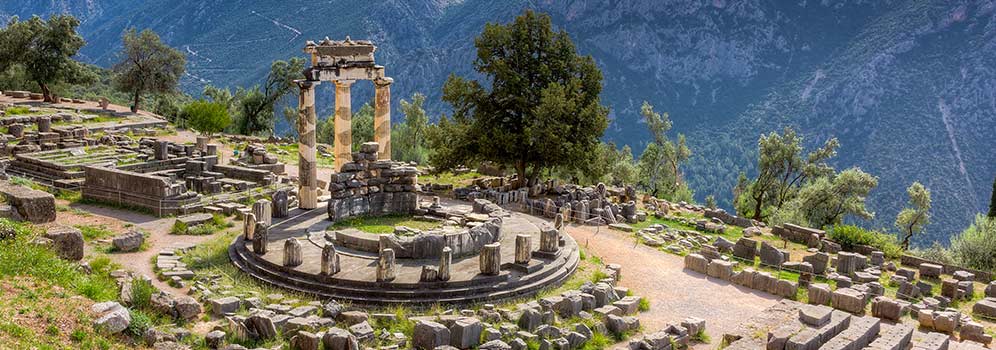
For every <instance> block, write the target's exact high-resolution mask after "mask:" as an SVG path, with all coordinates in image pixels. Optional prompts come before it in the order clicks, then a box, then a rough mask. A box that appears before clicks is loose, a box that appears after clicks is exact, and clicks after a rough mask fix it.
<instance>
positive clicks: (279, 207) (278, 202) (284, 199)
mask: <svg viewBox="0 0 996 350" xmlns="http://www.w3.org/2000/svg"><path fill="white" fill-rule="evenodd" d="M272 199H273V202H272V204H273V217H275V218H286V217H287V214H288V212H289V210H290V208H289V204H290V200H289V199H288V196H287V190H285V189H279V190H277V191H275V192H273V196H272Z"/></svg>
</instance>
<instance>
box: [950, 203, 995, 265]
mask: <svg viewBox="0 0 996 350" xmlns="http://www.w3.org/2000/svg"><path fill="white" fill-rule="evenodd" d="M951 255H952V257H953V258H954V260H955V261H957V262H958V264H959V265H961V266H964V267H969V268H973V269H977V270H983V271H996V219H992V218H988V217H986V216H983V215H981V214H980V215H978V216H976V217H975V223H973V224H972V226H969V227H968V228H967V229H965V231H963V232H962V233H961V234H959V235H958V236H956V237H955V238H954V239H952V240H951Z"/></svg>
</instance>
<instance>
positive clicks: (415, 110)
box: [391, 92, 429, 164]
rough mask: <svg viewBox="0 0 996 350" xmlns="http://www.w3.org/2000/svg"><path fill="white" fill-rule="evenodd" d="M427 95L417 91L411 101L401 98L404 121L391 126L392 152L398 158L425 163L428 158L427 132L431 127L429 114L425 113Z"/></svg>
mask: <svg viewBox="0 0 996 350" xmlns="http://www.w3.org/2000/svg"><path fill="white" fill-rule="evenodd" d="M424 104H425V95H423V94H421V93H417V92H416V93H415V94H413V95H412V98H411V102H409V101H406V100H401V113H402V114H404V116H405V121H404V122H403V123H398V124H396V125H394V126H393V127H392V128H391V135H392V136H391V147H392V149H391V154H392V156H393V157H394V159H396V160H400V161H406V162H417V163H420V164H421V163H423V162H425V160H426V154H427V150H426V147H425V137H426V136H425V134H426V131H427V130H428V128H429V115H428V114H426V113H425V108H424V107H423V105H424Z"/></svg>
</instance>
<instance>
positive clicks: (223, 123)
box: [181, 100, 232, 134]
mask: <svg viewBox="0 0 996 350" xmlns="http://www.w3.org/2000/svg"><path fill="white" fill-rule="evenodd" d="M181 115H182V117H183V118H184V119H186V120H187V121H188V122H189V123H190V127H192V128H194V129H195V130H197V131H200V132H203V133H208V134H211V133H216V132H221V131H222V130H225V128H227V127H228V125H229V124H231V123H232V118H231V117H230V116H229V115H228V108H227V107H225V105H223V104H221V103H216V102H208V101H204V100H199V101H194V102H191V103H189V104H187V105H186V106H185V107H183V112H182V113H181Z"/></svg>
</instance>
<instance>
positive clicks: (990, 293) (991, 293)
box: [986, 281, 996, 298]
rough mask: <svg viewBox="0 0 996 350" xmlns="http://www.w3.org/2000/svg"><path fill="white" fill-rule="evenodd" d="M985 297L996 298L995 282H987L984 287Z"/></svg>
mask: <svg viewBox="0 0 996 350" xmlns="http://www.w3.org/2000/svg"><path fill="white" fill-rule="evenodd" d="M986 297H989V298H996V281H992V282H989V285H987V286H986Z"/></svg>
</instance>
